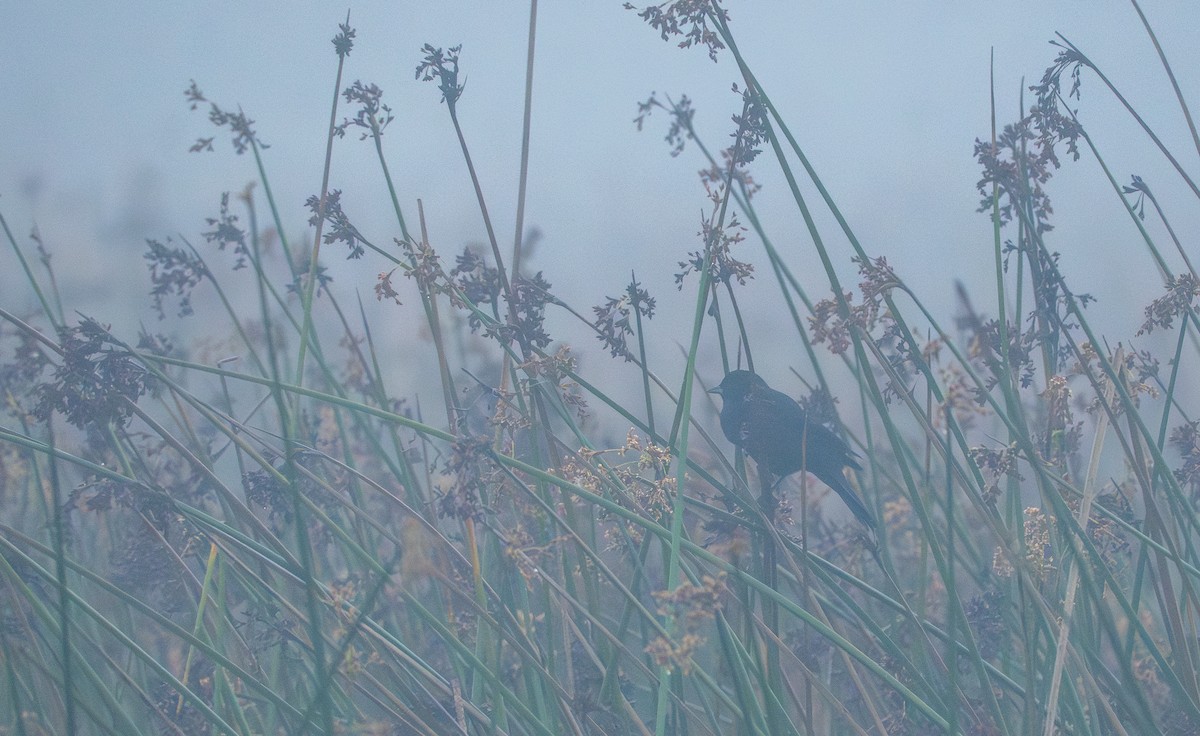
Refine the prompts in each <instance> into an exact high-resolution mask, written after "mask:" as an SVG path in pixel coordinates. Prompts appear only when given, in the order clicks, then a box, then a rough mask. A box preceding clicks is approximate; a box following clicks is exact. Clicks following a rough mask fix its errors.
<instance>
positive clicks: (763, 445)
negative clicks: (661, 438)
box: [709, 371, 875, 528]
mask: <svg viewBox="0 0 1200 736" xmlns="http://www.w3.org/2000/svg"><path fill="white" fill-rule="evenodd" d="M709 392H710V393H714V394H717V395H719V396H720V397H721V401H722V406H721V431H723V432H724V433H725V437H726V438H727V439H728V440H729V441H730V442H732V443H733V444H735V445H737V446H738V447H741V448H742V450H744V451H745V452H746V454H747V455H749V456H750V457H752V458H754V462H755V463H757V464H758V467H759V470H760V471H762V470H766V471H767V472H769V473H770V474H771V475H773V476H775V477H776V478H783V477H785V476H788V475H791V474H792V473H795V472H797V471H800V470H807V471H808V472H809V473H812V474H813V475H815V476H817V477H818V478H820V479H821V480H822V481H823V482H824V483H825V485H827V486H829V487H830V488H832V489H833V490H834V491H835V492H836V493H837V494H838V495H839V496H841V497H842V500H843V501H845V502H846V505H847V506H849V507H850V510H851V511H852V512H854V515H855V516H856V517H857V518H858V520H859V521H861V522H862V523H864V524H866V525H867V526H869V527H872V528H874V526H875V522H874V520H873V519H872V518H871V514H870V512H868V511H867V507H866V506H864V505H863V502H862V501H860V500H859V498H858V495H857V494H856V493H855V492H854V489H853V488H851V487H850V483H849V482H847V481H846V476H845V474H844V473H843V470H844V469H845V468H847V467H850V468H854V469H855V470H861V469H862V466H861V465H859V464H858V462H857V461H855V459H854V458H855V457H857V455H856V454H855V453H854V451H853V450H851V449H850V447H849V446H847V445H846V443H845V442H843V441H842V439H841V438H840V437H838V436H837V435H836V434H834V433H833V432H830V431H829V430H828V429H826V428H825V427H823V426H821V425H820V424H818V423H817V422H810V421H808V417H807V416H806V414H805V412H804V409H802V408H801V407H800V405H799V404H797V403H796V402H795V401H794V400H793V399H792V398H791V397H790V396H788V395H787V394H785V393H781V392H779V391H776V390H774V389H772V388H771V387H770V386H768V385H767V382H766V381H764V380H763V379H762V378H760V377H759V376H758V375H757V374H755V373H751V372H750V371H730V372H729V374H727V375H726V376H725V379H724V380H723V381H721V383H720V385H719V386H717V387H716V388H713V389H709Z"/></svg>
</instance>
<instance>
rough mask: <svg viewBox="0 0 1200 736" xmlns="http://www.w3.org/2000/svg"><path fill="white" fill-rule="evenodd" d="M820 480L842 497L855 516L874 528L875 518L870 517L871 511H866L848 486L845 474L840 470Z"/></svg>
mask: <svg viewBox="0 0 1200 736" xmlns="http://www.w3.org/2000/svg"><path fill="white" fill-rule="evenodd" d="M821 480H823V481H825V483H826V484H828V486H829V487H830V488H832V489H833V490H834V491H835V492H836V493H837V494H838V495H839V496H841V497H842V501H844V502H845V503H846V505H847V506H848V507H850V511H851V512H852V513H853V514H854V516H855V518H857V519H858V520H859V521H861V522H862V523H864V524H866V525H867V526H868V527H869V528H871V529H874V528H875V520H874V519H873V518H871V512H870V511H867V507H866V506H865V505H864V504H863V502H862V500H861V499H859V497H858V494H857V493H855V492H854V489H853V488H851V487H850V482H849V481H847V480H846V476H845V475H843V474H842V473H840V472H838V473H833V474H832V477H830V478H822V479H821Z"/></svg>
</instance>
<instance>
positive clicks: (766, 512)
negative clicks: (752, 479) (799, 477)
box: [758, 473, 783, 524]
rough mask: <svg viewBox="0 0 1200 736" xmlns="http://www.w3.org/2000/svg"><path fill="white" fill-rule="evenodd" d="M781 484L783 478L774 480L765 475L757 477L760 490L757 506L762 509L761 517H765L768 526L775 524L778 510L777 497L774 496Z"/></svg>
mask: <svg viewBox="0 0 1200 736" xmlns="http://www.w3.org/2000/svg"><path fill="white" fill-rule="evenodd" d="M782 482H783V478H775V477H772V476H771V475H769V474H767V473H762V474H760V475H759V484H760V486H761V487H762V490H761V491H760V493H759V496H758V506H759V508H760V509H762V512H763V516H765V517H766V519H767V523H768V524H774V523H775V512H776V511H777V510H778V509H779V496H777V495H776V493H775V491H776V490H777V489H778V488H779V484H780V483H782Z"/></svg>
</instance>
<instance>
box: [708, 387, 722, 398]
mask: <svg viewBox="0 0 1200 736" xmlns="http://www.w3.org/2000/svg"><path fill="white" fill-rule="evenodd" d="M708 392H709V393H710V394H716V395H717V396H720V395H721V387H720V386H713V387H712V388H710V389H709V390H708Z"/></svg>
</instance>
